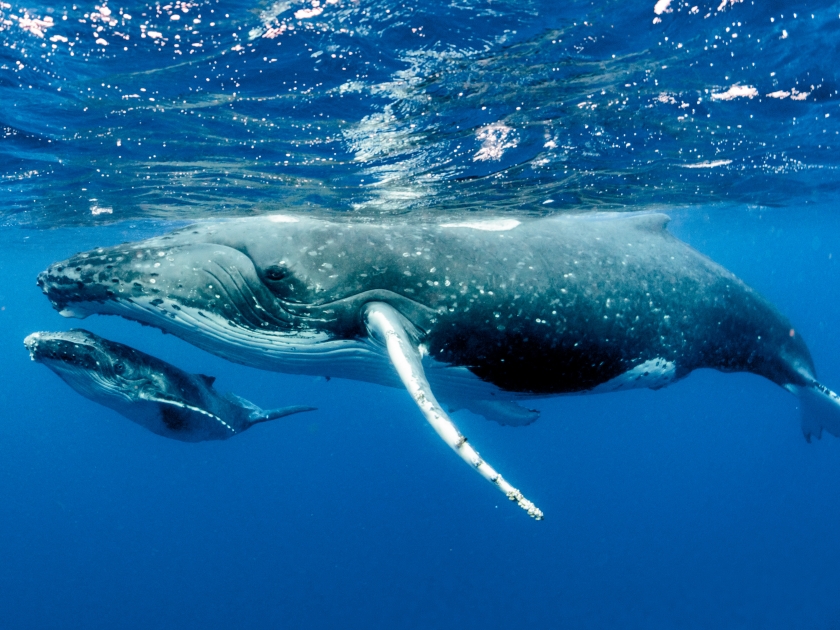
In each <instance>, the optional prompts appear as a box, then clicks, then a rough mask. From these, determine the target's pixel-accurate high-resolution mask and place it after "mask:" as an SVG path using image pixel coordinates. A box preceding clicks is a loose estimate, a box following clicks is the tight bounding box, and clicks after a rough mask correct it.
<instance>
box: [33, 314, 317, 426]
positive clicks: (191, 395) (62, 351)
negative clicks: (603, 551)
mask: <svg viewBox="0 0 840 630" xmlns="http://www.w3.org/2000/svg"><path fill="white" fill-rule="evenodd" d="M24 344H25V345H26V348H27V349H28V350H29V353H30V356H31V357H32V360H33V361H38V362H39V363H43V364H44V365H46V366H47V367H48V368H50V369H51V370H52V371H53V372H55V373H56V374H58V376H59V377H61V379H62V380H63V381H64V382H65V383H67V384H68V385H70V387H72V388H73V389H75V390H76V391H77V392H79V393H80V394H81V395H82V396H85V397H86V398H89V399H91V400H93V401H95V402H98V403H100V404H102V405H105V406H106V407H110V408H111V409H114V410H115V411H117V412H119V413H120V414H122V415H123V416H125V417H126V418H128V419H130V420H133V421H134V422H136V423H137V424H139V425H141V426H143V427H145V428H147V429H148V430H149V431H151V432H152V433H157V434H158V435H162V436H163V437H167V438H172V439H175V440H181V441H182V442H201V441H204V440H226V439H228V438H230V437H233V436H234V435H236V434H238V433H241V432H242V431H245V430H246V429H249V428H251V427H252V426H254V425H255V424H257V423H259V422H266V421H268V420H274V419H275V418H282V417H284V416H288V415H291V414H294V413H300V412H302V411H313V410H314V407H283V408H281V409H271V410H262V409H260V408H259V407H257V406H256V405H254V404H253V403H251V402H249V401H247V400H245V399H244V398H240V397H239V396H236V395H235V394H224V395H223V394H219V393H218V392H217V391H216V390H215V389H214V388H213V381H215V380H216V379H215V378H213V377H212V376H205V375H204V374H188V373H187V372H184V371H183V370H180V369H178V368H176V367H175V366H174V365H170V364H169V363H166V362H165V361H161V360H160V359H157V358H155V357H153V356H150V355H148V354H145V353H143V352H140V351H139V350H135V349H134V348H131V347H129V346H125V345H123V344H121V343H116V342H113V341H108V340H107V339H103V338H102V337H98V336H97V335H94V334H93V333H90V332H88V331H86V330H82V329H75V330H70V331H68V332H36V333H32V334H31V335H29V336H28V337H27V338H26V339H25V340H24Z"/></svg>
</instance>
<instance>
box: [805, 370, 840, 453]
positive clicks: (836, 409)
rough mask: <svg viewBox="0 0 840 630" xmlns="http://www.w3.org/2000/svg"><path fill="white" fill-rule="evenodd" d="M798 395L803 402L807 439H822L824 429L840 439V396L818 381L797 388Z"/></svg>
mask: <svg viewBox="0 0 840 630" xmlns="http://www.w3.org/2000/svg"><path fill="white" fill-rule="evenodd" d="M796 393H797V394H798V395H799V399H800V401H801V402H800V405H801V409H802V433H803V434H804V435H805V439H806V440H808V441H809V442H810V441H811V436H812V435H813V436H815V437H816V438H817V439H819V438H821V437H822V432H823V429H825V430H826V431H828V432H829V433H831V434H832V435H834V436H837V437H840V396H838V395H837V394H835V393H834V392H833V391H831V390H830V389H828V387H826V386H825V385H823V384H821V383H818V382H817V381H813V382H812V383H811V384H810V385H805V386H804V387H802V386H800V387H797V388H796Z"/></svg>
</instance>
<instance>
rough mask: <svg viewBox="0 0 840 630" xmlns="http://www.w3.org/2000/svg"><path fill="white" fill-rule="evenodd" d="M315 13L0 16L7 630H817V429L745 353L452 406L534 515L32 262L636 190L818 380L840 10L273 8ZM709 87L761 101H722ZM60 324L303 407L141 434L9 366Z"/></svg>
mask: <svg viewBox="0 0 840 630" xmlns="http://www.w3.org/2000/svg"><path fill="white" fill-rule="evenodd" d="M316 1H317V0H289V1H288V2H285V1H281V2H273V1H272V0H195V1H194V2H189V3H187V5H188V6H186V7H185V6H184V4H178V2H177V1H175V2H172V3H169V4H161V3H151V2H147V0H123V2H121V3H117V2H116V1H115V0H111V2H110V4H108V5H107V6H108V8H109V9H110V11H111V13H110V16H105V17H108V19H107V20H105V19H104V18H103V14H102V13H101V7H102V6H103V5H104V4H105V3H104V2H102V0H86V1H85V2H78V3H77V4H52V3H49V2H47V1H46V0H21V1H20V2H18V1H17V0H15V1H13V0H8V2H6V3H3V4H0V226H1V227H0V309H2V310H0V409H2V412H0V413H1V414H2V416H1V418H2V421H0V505H2V509H0V628H2V629H3V630H5V628H12V629H14V630H18V629H29V628H39V629H40V628H59V629H64V628H80V629H81V628H84V629H85V630H88V629H97V628H115V627H118V628H137V629H143V630H145V629H148V628H178V629H179V630H180V629H182V628H196V629H201V630H205V629H215V628H248V627H257V628H265V627H282V628H296V627H307V628H313V627H314V628H318V627H329V628H332V627H360V628H370V627H381V626H392V627H398V628H403V627H418V628H430V627H435V628H448V627H451V628H458V629H459V630H464V629H467V628H487V629H490V628H519V627H524V626H525V625H526V624H531V625H540V626H542V627H547V628H554V627H568V628H599V627H602V628H674V627H682V628H708V627H728V628H762V629H763V628H797V629H798V628H840V598H838V593H840V534H838V529H840V527H838V526H840V484H838V480H840V441H838V440H837V439H836V438H833V437H831V436H826V437H825V438H824V439H823V440H822V441H820V442H816V443H814V444H810V445H809V444H806V442H805V440H804V439H803V438H802V435H801V431H800V429H799V412H798V409H797V401H796V399H795V398H794V397H792V396H791V395H789V394H788V393H787V392H785V391H783V390H781V389H779V388H777V387H775V386H773V385H772V384H770V383H768V382H765V381H763V380H761V379H760V378H757V377H754V376H750V375H737V374H736V375H723V374H719V373H716V372H710V371H707V372H698V373H696V374H694V375H692V376H691V377H690V378H688V379H686V380H685V381H682V382H680V383H677V384H675V385H673V386H671V387H669V388H667V389H664V390H662V391H659V392H651V391H637V392H626V393H620V394H612V395H604V396H590V397H586V396H581V397H568V398H556V399H552V400H547V401H541V402H540V403H539V406H540V407H541V409H542V410H543V417H542V419H541V420H540V421H539V422H537V423H536V424H534V425H532V426H528V427H522V428H510V427H500V426H497V425H495V424H493V423H490V422H486V421H485V420H483V419H481V418H478V417H476V416H471V415H469V414H468V413H460V414H457V415H456V420H457V422H458V423H459V425H460V426H461V428H462V429H463V430H464V432H465V434H467V435H468V436H469V437H470V439H471V440H472V442H473V443H474V444H475V445H476V446H477V448H479V450H480V451H481V453H482V454H483V455H484V456H486V457H487V459H488V461H490V462H491V463H492V464H493V465H494V466H496V467H498V469H499V470H500V471H501V472H503V473H504V475H505V476H506V478H508V479H509V480H510V481H511V482H512V483H513V484H515V485H516V486H518V487H520V488H521V489H522V490H523V491H524V492H525V493H526V495H527V496H528V497H529V498H532V499H533V500H534V501H535V502H536V503H537V504H538V505H539V506H540V507H541V508H542V509H543V510H544V511H545V513H546V520H545V522H542V523H535V522H533V521H531V520H530V519H528V518H527V517H525V516H524V515H523V514H522V512H521V510H519V509H517V508H516V507H515V506H512V505H509V504H508V503H507V502H506V501H504V500H503V499H502V497H501V496H500V495H499V493H498V492H497V491H496V490H495V489H494V488H492V486H490V484H487V483H485V482H483V481H482V480H481V479H479V478H478V477H477V475H475V473H474V472H471V471H470V470H469V469H468V468H467V467H466V466H465V465H464V464H463V463H462V462H461V461H459V460H458V458H457V457H455V456H454V455H453V454H452V453H451V452H449V450H448V449H447V448H446V447H445V446H444V445H443V444H442V443H441V442H440V440H439V439H438V438H437V437H436V436H435V435H434V434H433V432H432V430H431V429H430V428H429V427H427V426H426V424H425V423H424V422H423V420H422V418H421V417H420V416H419V414H418V412H417V411H416V409H415V408H414V407H413V405H412V403H411V401H410V400H409V398H408V396H407V395H406V394H405V393H403V392H400V391H397V390H386V389H384V388H381V387H375V386H372V385H367V384H362V383H351V382H343V381H339V380H335V379H334V380H332V381H330V382H326V381H323V380H317V379H311V378H304V377H295V376H291V375H280V374H273V373H267V372H259V371H256V370H251V369H246V368H243V367H241V366H236V365H233V364H229V363H225V362H224V361H222V360H220V359H218V358H216V357H213V356H210V355H208V354H205V353H202V352H200V351H198V350H196V349H194V348H192V347H190V346H187V345H186V344H184V343H183V342H181V341H179V340H178V339H175V338H173V337H169V336H163V335H161V334H160V333H159V332H157V331H155V330H152V329H150V328H143V327H140V326H139V325H136V324H132V323H130V322H127V321H122V320H117V319H112V318H93V319H91V320H90V321H86V322H78V321H71V320H65V319H62V318H61V317H59V316H58V315H57V314H56V313H55V312H54V311H53V310H52V309H51V308H50V305H49V303H48V302H47V300H46V299H44V297H43V296H41V295H40V293H39V290H38V288H37V287H36V286H35V277H36V274H37V273H38V272H39V271H41V270H42V269H43V268H44V267H46V266H47V265H48V264H50V263H52V262H54V261H56V260H59V259H62V258H64V257H66V256H67V255H69V254H71V253H73V252H76V251H79V250H82V249H86V248H91V247H96V246H100V245H105V244H111V243H117V242H121V241H127V240H136V239H139V238H142V237H144V236H146V235H149V234H152V233H158V232H161V231H164V230H166V229H169V228H170V227H171V226H172V225H173V222H174V221H182V220H193V219H208V218H213V217H218V216H231V215H250V214H259V213H264V212H269V211H270V212H276V211H278V210H280V211H294V212H308V213H313V214H317V215H326V216H333V215H334V214H336V213H340V214H351V215H355V216H360V217H367V218H369V219H373V220H375V219H377V218H378V217H381V216H382V215H388V216H391V217H393V216H394V215H398V214H404V213H413V214H414V216H419V217H421V218H425V219H427V220H439V219H441V218H446V219H447V220H448V219H450V218H451V217H462V216H463V215H464V214H465V213H489V214H492V215H494V216H498V215H504V214H506V213H507V214H512V215H515V216H520V215H523V214H530V215H535V214H540V215H541V214H550V213H556V212H567V211H573V212H581V211H591V210H603V209H608V210H619V211H622V210H630V211H637V210H649V209H663V208H664V209H666V210H667V211H668V212H669V213H670V214H672V216H673V217H674V221H673V222H672V224H671V226H670V228H669V229H671V231H672V232H673V233H675V234H676V235H678V236H679V237H680V238H683V239H685V240H687V241H688V242H689V243H691V244H692V245H694V246H695V247H697V248H698V249H699V250H701V251H703V252H704V253H706V254H708V255H709V256H711V257H712V258H713V259H714V260H716V261H718V262H720V263H721V264H723V265H725V266H727V267H728V268H730V269H731V270H732V271H734V272H735V273H737V274H738V275H740V276H741V277H742V278H743V279H744V280H746V281H747V282H748V283H749V284H751V285H752V286H754V287H755V288H756V289H758V290H759V291H761V292H762V293H763V294H764V295H766V296H767V297H768V298H769V299H770V300H771V301H772V302H773V303H775V304H776V305H778V307H779V308H780V310H782V311H783V312H784V313H785V314H787V315H788V316H789V317H790V318H791V320H792V321H793V322H794V325H795V327H796V329H797V331H798V332H799V333H800V334H802V336H803V337H804V338H805V339H806V341H808V343H809V345H810V348H811V351H812V353H813V355H814V359H815V362H816V365H817V369H818V373H819V375H820V377H821V378H822V379H823V380H824V382H825V383H826V385H828V386H830V387H833V388H835V389H838V390H840V356H838V354H839V353H838V351H839V350H840V334H839V333H838V323H840V293H838V286H840V284H839V283H838V280H840V278H838V269H837V257H838V256H840V213H838V209H839V208H838V203H837V194H838V192H840V177H838V175H837V173H838V169H840V160H839V159H838V156H840V151H838V147H839V146H840V139H838V136H840V125H838V121H840V65H838V63H837V60H838V58H840V4H838V2H837V0H808V1H805V2H796V3H795V5H791V4H790V3H783V2H775V1H759V0H754V1H753V0H744V1H743V2H738V1H735V0H730V1H729V2H723V3H721V2H720V0H704V1H702V2H700V1H698V2H697V3H696V4H694V3H693V2H690V3H685V2H678V1H677V0H673V1H672V2H671V4H670V5H669V7H668V9H669V11H667V12H664V13H661V15H657V14H656V13H655V12H654V7H655V6H657V4H658V3H657V2H655V1H654V0H644V2H627V1H626V0H601V1H599V2H591V1H590V0H568V1H564V2H558V1H557V0H492V1H490V0H457V1H452V2H450V1H449V0H429V1H427V2H423V3H412V2H401V3H396V2H394V1H393V0H359V1H356V0H339V1H338V2H335V3H329V4H328V3H327V2H326V1H324V0H322V2H323V4H320V5H319V6H320V7H321V8H323V9H324V10H323V12H322V13H321V14H319V15H313V16H310V17H305V16H304V17H300V18H298V17H295V14H296V13H297V12H298V11H300V10H301V9H312V8H313V7H314V6H315V4H314V3H315V2H316ZM22 2H25V3H22ZM694 7H696V10H695V9H694ZM184 8H187V12H184V10H183V9H184ZM126 14H130V15H131V16H132V17H131V19H129V18H127V17H126ZM173 15H177V16H179V18H180V19H179V20H173V19H172V16H173ZM97 16H98V17H97ZM199 16H200V17H199ZM48 17H49V18H52V19H53V23H52V24H53V25H52V26H43V25H42V28H43V29H45V30H44V32H43V33H41V35H43V37H42V36H39V34H38V33H37V32H34V31H33V30H32V29H31V26H32V24H36V23H34V22H26V21H25V20H26V19H37V20H42V21H46V18H48ZM65 17H66V18H67V19H64V18H65ZM22 20H24V21H22ZM111 20H113V23H112V22H111ZM194 20H199V22H195V21H194ZM27 24H28V25H29V26H28V27H27V28H28V29H29V30H27V28H24V27H23V26H22V25H27ZM100 27H102V28H101V30H97V29H99V28H100ZM284 29H285V30H284ZM281 31H282V32H281ZM151 32H154V33H160V36H159V37H158V36H154V37H152V36H151V35H149V36H146V37H143V35H144V34H146V33H151ZM268 35H271V36H268ZM56 36H60V37H56ZM736 36H737V37H736ZM125 37H128V39H125ZM64 39H66V41H64ZM100 39H102V40H104V41H106V42H107V43H106V44H102V43H101V42H99V41H98V40H100ZM71 44H72V45H71ZM176 44H177V45H178V47H177V49H176V46H175V45H176ZM733 86H742V87H746V86H749V87H752V88H754V89H755V94H754V96H753V97H752V98H747V97H739V98H735V99H732V100H725V99H720V98H717V99H715V98H713V96H712V95H713V94H718V95H721V94H725V93H726V92H727V91H728V90H730V89H731V88H732V87H733ZM793 90H796V94H798V95H799V96H802V95H805V96H802V99H801V100H793V99H792V98H789V97H788V98H784V99H780V98H776V97H773V96H770V94H774V93H778V92H787V93H788V94H793V93H794V92H793ZM777 96H778V94H777ZM492 129H496V131H495V132H493V133H496V134H497V135H496V138H497V141H498V142H497V144H496V148H497V149H498V154H497V155H496V156H495V158H493V159H488V160H482V159H477V156H479V155H480V153H481V151H482V147H483V145H484V142H485V140H486V138H487V137H488V136H487V134H488V133H489V132H488V130H492ZM505 134H506V135H505ZM491 135H492V134H491ZM154 221H158V223H154ZM59 228H60V229H59ZM78 325H83V326H86V327H89V328H90V329H91V330H93V331H94V332H96V333H99V334H102V335H104V336H106V337H109V338H113V339H115V340H118V341H122V342H124V343H128V344H130V345H132V346H136V347H138V348H140V349H141V350H144V351H146V352H150V353H152V354H155V355H157V356H160V357H161V358H163V359H165V360H168V361H170V362H173V363H175V364H176V365H178V366H179V367H182V368H185V369H189V370H191V371H194V372H203V373H208V374H213V375H215V376H217V377H218V381H217V386H218V388H219V389H221V390H223V391H224V390H231V391H234V392H236V393H237V394H239V395H242V396H245V397H247V398H249V399H251V400H253V401H254V402H255V403H257V404H259V405H260V406H262V407H272V406H279V405H285V404H315V405H317V406H318V407H319V408H320V410H319V411H318V412H315V413H312V414H306V415H301V416H293V417H290V418H288V419H282V420H278V421H275V422H272V423H268V424H263V425H260V426H258V427H256V428H254V429H253V430H252V431H248V432H247V433H245V434H244V435H241V436H238V437H236V438H235V439H233V440H230V441H228V442H224V443H205V444H181V443H177V442H173V441H168V440H165V439H163V438H160V437H158V436H155V435H153V434H151V433H148V432H146V431H144V430H143V429H141V428H140V427H138V426H136V425H134V424H132V423H131V422H129V421H128V420H126V419H125V418H122V417H121V416H118V415H116V414H114V413H112V412H110V411H108V410H106V409H103V408H101V407H99V406H97V405H95V404H94V403H92V402H89V401H88V400H86V399H84V398H82V397H80V396H78V395H77V394H75V393H74V392H73V391H72V390H70V389H69V388H68V387H67V386H66V385H64V384H63V383H62V382H61V381H60V380H59V379H58V378H57V377H56V376H55V375H54V374H52V373H51V372H50V371H49V370H47V369H46V368H44V367H43V366H40V365H37V364H35V363H32V362H31V361H29V358H28V356H27V353H26V351H25V349H24V347H23V344H22V340H23V338H24V337H25V336H26V335H27V334H29V333H31V332H33V331H35V330H39V329H40V330H55V329H59V328H70V327H73V326H78Z"/></svg>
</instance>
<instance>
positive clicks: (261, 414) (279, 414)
mask: <svg viewBox="0 0 840 630" xmlns="http://www.w3.org/2000/svg"><path fill="white" fill-rule="evenodd" d="M316 410H317V407H303V406H300V405H296V406H293V407H280V408H279V409H260V410H259V411H255V412H253V413H252V414H251V415H250V416H248V420H249V421H250V422H251V424H257V423H258V422H268V421H269V420H276V419H277V418H283V417H285V416H291V415H292V414H295V413H303V412H304V411H316Z"/></svg>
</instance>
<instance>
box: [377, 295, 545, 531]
mask: <svg viewBox="0 0 840 630" xmlns="http://www.w3.org/2000/svg"><path fill="white" fill-rule="evenodd" d="M364 317H365V325H366V326H367V330H368V334H369V335H370V336H371V337H372V338H373V339H375V340H376V341H378V342H379V343H381V344H382V345H384V346H385V349H386V350H387V352H388V357H389V358H390V359H391V363H392V364H393V366H394V369H395V370H396V371H397V374H398V375H399V377H400V380H402V382H403V385H405V388H406V389H407V390H408V393H409V394H411V397H412V398H413V399H414V402H415V403H416V404H417V406H418V407H419V408H420V411H421V412H422V413H423V416H424V417H425V418H426V420H427V421H428V423H429V424H431V425H432V428H433V429H434V430H435V431H436V432H437V434H438V435H439V436H440V437H441V438H443V441H444V442H446V443H447V444H448V445H449V446H450V447H451V448H452V450H454V451H455V452H456V453H458V455H460V456H461V459H463V460H464V461H466V462H467V463H468V464H470V466H472V467H473V468H475V469H476V470H477V471H478V472H479V474H481V476H483V477H484V478H485V479H487V480H488V481H490V482H492V483H493V484H495V485H496V487H497V488H499V489H500V490H501V491H502V492H504V493H505V495H507V497H508V498H509V499H510V500H511V501H516V503H517V504H518V505H519V507H521V508H522V509H523V510H526V511H527V512H528V514H529V515H530V516H532V517H533V518H535V519H537V520H542V518H543V513H542V511H541V510H540V509H539V508H537V506H535V505H534V504H533V503H531V501H529V500H528V499H526V498H525V497H524V496H523V495H522V493H521V492H520V491H519V490H517V489H516V488H514V487H513V486H512V485H510V484H509V483H508V482H507V481H505V480H504V479H503V478H502V476H501V475H500V474H499V473H497V472H496V471H495V470H494V469H493V467H492V466H490V465H489V464H488V463H487V462H485V461H484V460H483V459H481V457H479V455H478V453H477V452H476V450H475V449H474V448H473V447H472V446H471V445H470V444H469V443H468V442H467V439H466V438H465V437H464V436H463V435H461V432H460V431H458V429H457V427H456V426H455V424H454V423H453V422H452V419H451V418H450V417H449V416H448V415H447V414H446V412H445V411H444V410H443V408H442V407H441V406H440V404H439V403H438V401H437V400H436V399H435V396H434V394H433V393H432V389H431V387H430V386H429V381H428V380H427V379H426V374H425V372H424V370H423V363H422V361H421V355H420V348H419V346H418V344H417V343H416V342H415V341H414V340H413V339H412V338H411V335H409V333H408V331H407V327H408V326H410V325H409V324H408V322H406V321H405V319H404V318H403V317H402V316H401V315H400V314H399V312H398V311H397V310H395V309H394V308H393V307H392V306H390V305H388V304H385V303H384V302H371V303H369V304H367V305H366V306H365V312H364Z"/></svg>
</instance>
